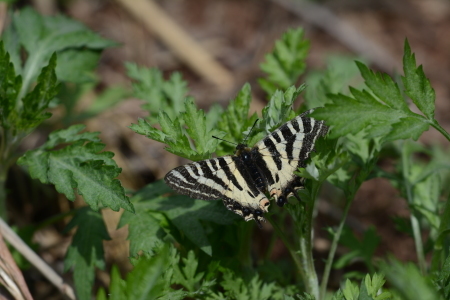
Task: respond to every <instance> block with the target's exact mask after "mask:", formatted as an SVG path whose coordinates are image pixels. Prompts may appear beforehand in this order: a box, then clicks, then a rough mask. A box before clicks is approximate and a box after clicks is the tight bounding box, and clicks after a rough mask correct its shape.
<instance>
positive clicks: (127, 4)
mask: <svg viewBox="0 0 450 300" xmlns="http://www.w3.org/2000/svg"><path fill="white" fill-rule="evenodd" d="M117 2H119V3H120V4H121V5H122V6H123V7H124V8H125V9H127V10H128V12H129V13H130V14H132V15H133V16H134V17H135V18H136V19H138V20H139V21H140V22H142V23H143V24H144V26H145V27H146V28H147V29H148V30H150V31H152V32H153V33H155V34H156V35H157V36H158V37H159V38H160V39H161V40H162V41H163V42H164V43H165V44H166V45H167V46H168V47H169V48H170V50H171V51H173V52H174V53H175V54H176V55H177V57H178V58H179V59H181V60H182V61H184V62H185V63H186V64H187V65H188V66H189V67H191V68H192V69H193V70H194V71H195V72H196V73H198V74H199V75H200V76H202V77H203V78H204V79H205V80H207V81H209V82H211V83H213V84H214V85H215V86H217V88H218V89H220V90H221V91H223V92H227V91H230V90H231V89H233V87H234V79H233V76H232V74H231V73H230V72H229V71H228V70H227V69H225V68H224V67H223V66H222V65H221V64H219V63H218V62H217V61H216V60H215V59H214V57H213V56H212V55H211V54H210V53H209V52H207V51H206V50H205V49H204V48H203V47H202V46H200V45H199V44H198V43H197V42H196V41H195V40H193V39H192V38H191V37H190V36H189V34H188V33H186V32H185V31H184V30H183V29H182V28H181V27H180V26H179V25H178V24H177V23H175V22H174V21H173V20H172V19H171V18H170V16H168V15H167V14H166V13H165V12H164V10H163V9H162V8H160V7H159V6H158V5H157V4H156V3H154V2H153V1H150V0H117Z"/></svg>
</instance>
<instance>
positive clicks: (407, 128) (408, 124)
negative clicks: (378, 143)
mask: <svg viewBox="0 0 450 300" xmlns="http://www.w3.org/2000/svg"><path fill="white" fill-rule="evenodd" d="M429 127H430V125H429V124H428V123H425V122H423V121H422V120H420V119H417V118H414V117H406V118H402V119H401V120H400V121H399V122H397V123H393V124H392V129H391V131H390V132H389V133H388V134H387V135H385V136H384V137H383V141H384V142H389V141H395V140H405V139H408V138H412V139H413V140H415V141H417V140H418V139H419V137H420V135H421V134H422V133H423V132H424V131H427V130H428V128H429Z"/></svg>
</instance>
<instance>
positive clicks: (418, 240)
mask: <svg viewBox="0 0 450 300" xmlns="http://www.w3.org/2000/svg"><path fill="white" fill-rule="evenodd" d="M401 149H402V150H401V155H402V172H403V174H402V175H403V185H404V188H405V191H406V198H407V200H408V204H409V205H412V204H414V196H413V193H412V188H413V187H412V185H411V183H410V182H409V179H408V177H409V151H408V147H406V146H405V145H403V147H401ZM410 221H411V227H412V231H413V237H414V244H415V246H416V251H417V261H418V263H419V268H420V271H421V272H422V274H423V275H425V270H426V263H425V255H424V252H423V242H422V235H421V232H420V226H419V221H418V219H417V217H416V215H415V212H414V209H412V210H411V216H410Z"/></svg>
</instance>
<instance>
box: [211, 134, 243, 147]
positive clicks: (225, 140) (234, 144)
mask: <svg viewBox="0 0 450 300" xmlns="http://www.w3.org/2000/svg"><path fill="white" fill-rule="evenodd" d="M212 137H213V138H215V139H218V140H221V141H224V142H227V143H230V144H233V145H236V146H237V144H236V143H233V142H230V141H227V140H224V139H221V138H218V137H217V136H214V135H213V136H212Z"/></svg>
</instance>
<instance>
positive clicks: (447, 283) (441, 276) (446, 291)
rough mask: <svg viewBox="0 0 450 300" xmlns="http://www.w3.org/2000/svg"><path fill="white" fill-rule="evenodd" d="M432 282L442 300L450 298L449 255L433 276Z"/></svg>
mask: <svg viewBox="0 0 450 300" xmlns="http://www.w3.org/2000/svg"><path fill="white" fill-rule="evenodd" d="M433 279H434V282H435V284H436V285H437V287H438V291H439V292H440V293H441V294H442V296H443V297H444V299H449V297H450V255H449V256H447V258H446V259H445V262H444V264H443V265H442V268H441V270H440V271H439V273H437V274H436V275H435V276H434V278H433Z"/></svg>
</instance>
